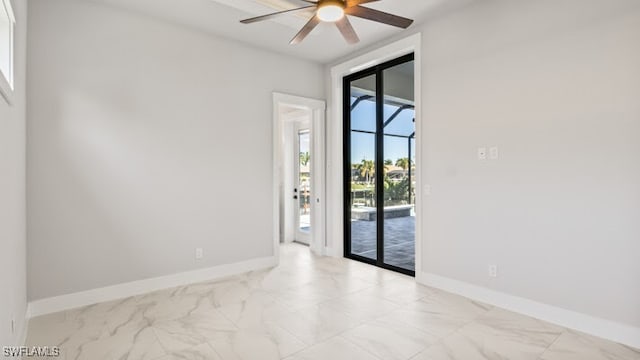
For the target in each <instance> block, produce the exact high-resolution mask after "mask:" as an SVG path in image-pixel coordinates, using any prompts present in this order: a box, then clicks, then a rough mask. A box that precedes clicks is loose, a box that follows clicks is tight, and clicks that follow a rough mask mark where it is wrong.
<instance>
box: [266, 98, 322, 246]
mask: <svg viewBox="0 0 640 360" xmlns="http://www.w3.org/2000/svg"><path fill="white" fill-rule="evenodd" d="M324 111H325V103H324V101H320V100H314V99H308V98H302V97H298V96H292V95H285V94H278V93H276V94H274V159H275V162H274V194H275V195H274V200H275V203H276V204H277V209H274V211H275V214H274V216H275V217H276V218H277V219H275V221H274V224H277V226H276V229H275V230H274V231H275V232H276V233H277V234H274V239H275V245H274V246H275V247H278V246H279V244H280V243H290V242H297V243H301V244H305V245H308V246H310V248H311V250H312V251H314V252H315V253H317V254H324V253H325V248H326V241H325V235H324V234H325V231H324V223H325V214H324V201H323V196H324V173H325V170H324ZM275 251H277V249H276V250H275Z"/></svg>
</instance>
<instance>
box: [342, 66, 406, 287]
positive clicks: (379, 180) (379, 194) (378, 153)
mask: <svg viewBox="0 0 640 360" xmlns="http://www.w3.org/2000/svg"><path fill="white" fill-rule="evenodd" d="M414 59H415V54H414V53H411V54H408V55H405V56H402V57H399V58H397V59H394V60H391V61H387V62H385V63H382V64H379V65H376V66H373V67H371V68H368V69H365V70H362V71H359V72H357V73H354V74H350V75H348V76H346V77H344V78H343V83H342V89H343V98H342V104H343V110H342V112H343V119H344V120H343V144H342V145H343V171H344V178H343V182H344V196H343V197H344V204H343V209H344V257H346V258H349V259H353V260H357V261H361V262H364V263H367V264H371V265H375V266H378V267H381V268H384V269H388V270H392V271H396V272H399V273H402V274H405V275H409V276H414V277H415V270H414V271H411V270H408V269H404V268H401V267H398V266H394V265H390V264H386V263H385V262H384V171H382V168H383V167H384V136H385V134H384V127H385V118H384V95H385V94H384V76H383V72H384V70H386V69H389V68H392V67H394V66H397V65H401V64H404V63H407V62H410V61H414ZM371 75H375V77H376V89H375V90H376V91H375V93H376V94H375V101H376V133H375V136H376V137H375V166H376V171H375V178H376V184H375V189H376V233H377V234H376V236H377V237H376V242H377V244H376V247H377V249H376V259H370V258H367V257H364V256H360V255H357V254H353V253H352V252H351V111H352V105H351V83H352V82H353V81H356V80H359V79H362V78H365V77H368V76H371ZM369 99H371V98H369ZM359 101H360V99H359V100H356V102H359ZM354 105H355V104H354ZM409 143H410V141H409ZM409 147H410V145H409ZM409 159H410V158H409ZM409 169H411V162H409ZM409 171H411V170H409ZM409 187H411V178H409ZM410 200H411V196H410V195H409V201H410ZM414 241H415V239H414Z"/></svg>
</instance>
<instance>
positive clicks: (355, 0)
mask: <svg viewBox="0 0 640 360" xmlns="http://www.w3.org/2000/svg"><path fill="white" fill-rule="evenodd" d="M303 1H305V0H303ZM376 1H380V0H347V7H348V8H349V7H353V6H357V5H360V4H366V3H370V2H376Z"/></svg>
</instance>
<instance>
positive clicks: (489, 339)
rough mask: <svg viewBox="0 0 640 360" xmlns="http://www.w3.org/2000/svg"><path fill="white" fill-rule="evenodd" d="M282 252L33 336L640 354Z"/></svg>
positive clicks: (365, 352)
mask: <svg viewBox="0 0 640 360" xmlns="http://www.w3.org/2000/svg"><path fill="white" fill-rule="evenodd" d="M281 252H282V254H281V265H280V266H278V267H276V268H273V269H269V270H264V271H256V272H251V273H247V274H243V275H239V276H234V277H230V278H226V279H222V280H218V281H212V282H208V283H200V284H193V285H189V286H183V287H178V288H173V289H167V290H163V291H158V292H154V293H149V294H145V295H142V296H136V297H131V298H126V299H122V300H118V301H112V302H108V303H101V304H96V305H92V306H88V307H84V308H80V309H75V310H70V311H66V312H62V313H57V314H51V315H46V316H41V317H38V318H34V319H32V320H31V321H30V323H29V336H28V345H31V346H34V345H38V346H45V345H49V346H51V345H57V346H60V347H61V348H62V351H63V356H62V357H61V359H87V360H98V359H109V360H111V359H118V360H120V359H162V360H169V359H214V360H216V359H224V360H270V359H288V360H302V359H306V360H327V359H328V360H343V359H344V360H358V359H371V360H380V359H382V360H392V359H400V360H403V359H407V360H408V359H414V360H427V359H429V360H432V359H436V360H439V359H464V360H474V359H544V360H558V359H576V360H578V359H580V360H582V359H593V360H598V359H603V360H604V359H622V360H625V359H628V360H632V359H636V360H637V359H640V351H639V350H637V349H632V348H629V347H626V346H623V345H619V344H615V343H612V342H609V341H605V340H601V339H597V338H594V337H591V336H588V335H584V334H580V333H577V332H574V331H569V330H566V329H564V328H562V327H559V326H556V325H552V324H549V323H545V322H543V321H539V320H536V319H532V318H529V317H526V316H523V315H519V314H515V313H512V312H509V311H506V310H503V309H499V308H495V307H492V306H489V305H486V304H481V303H478V302H474V301H471V300H469V299H466V298H464V297H460V296H457V295H453V294H449V293H445V292H442V291H438V290H435V289H432V288H428V287H424V286H420V285H416V284H415V282H414V280H413V278H410V277H405V276H403V275H400V274H396V273H393V272H390V271H386V270H383V269H379V268H376V267H373V266H369V265H365V264H362V263H358V262H355V261H349V260H345V259H335V258H320V257H316V256H313V255H311V254H310V253H309V250H308V248H307V247H304V246H302V245H297V244H292V245H286V246H283V247H282V249H281Z"/></svg>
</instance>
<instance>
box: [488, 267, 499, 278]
mask: <svg viewBox="0 0 640 360" xmlns="http://www.w3.org/2000/svg"><path fill="white" fill-rule="evenodd" d="M489 277H492V278H494V277H498V265H489Z"/></svg>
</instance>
